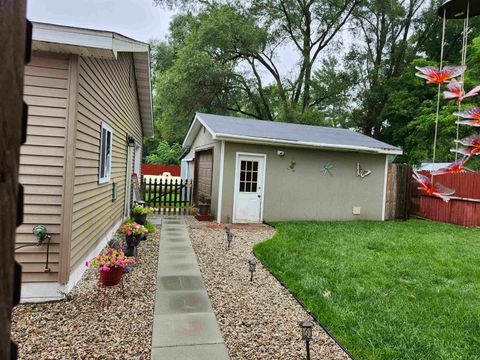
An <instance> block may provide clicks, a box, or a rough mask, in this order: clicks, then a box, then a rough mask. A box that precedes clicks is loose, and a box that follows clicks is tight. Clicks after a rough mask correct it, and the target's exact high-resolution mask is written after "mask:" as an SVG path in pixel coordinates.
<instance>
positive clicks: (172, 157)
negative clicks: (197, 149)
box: [145, 139, 184, 165]
mask: <svg viewBox="0 0 480 360" xmlns="http://www.w3.org/2000/svg"><path fill="white" fill-rule="evenodd" d="M155 142H156V143H157V146H156V148H155V150H150V151H149V155H147V157H146V159H145V162H146V163H147V164H162V165H178V164H179V163H180V156H181V155H182V154H183V151H184V150H183V149H182V146H181V145H180V144H178V143H174V144H172V145H170V144H169V143H168V142H167V141H166V140H159V139H156V141H155Z"/></svg>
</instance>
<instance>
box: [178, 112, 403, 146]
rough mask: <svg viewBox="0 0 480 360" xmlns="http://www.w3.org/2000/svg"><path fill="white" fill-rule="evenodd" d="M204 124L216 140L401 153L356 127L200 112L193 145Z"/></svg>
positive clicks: (189, 135) (186, 143)
mask: <svg viewBox="0 0 480 360" xmlns="http://www.w3.org/2000/svg"><path fill="white" fill-rule="evenodd" d="M202 125H203V126H204V127H205V128H206V129H207V130H208V131H209V132H210V133H211V135H212V137H213V138H214V139H216V140H225V141H235V142H247V143H258V144H282V145H287V146H298V147H313V148H321V149H327V150H337V151H358V152H369V153H378V154H396V155H399V154H402V150H401V149H400V148H398V147H395V146H392V145H389V144H386V143H384V142H381V141H379V140H376V139H373V138H371V137H369V136H366V135H363V134H360V133H358V132H355V131H353V130H348V129H339V128H332V127H324V126H313V125H302V124H292V123H285V122H277V121H266V120H253V119H245V118H238V117H232V116H221V115H212V114H204V113H197V114H196V115H195V118H194V120H193V122H192V124H191V126H190V129H189V131H188V133H187V135H186V137H185V140H184V142H183V146H184V147H190V146H191V145H192V143H193V141H194V139H195V137H196V135H197V133H198V131H199V130H200V128H201V126H202Z"/></svg>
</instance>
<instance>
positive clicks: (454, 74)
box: [413, 0, 480, 202]
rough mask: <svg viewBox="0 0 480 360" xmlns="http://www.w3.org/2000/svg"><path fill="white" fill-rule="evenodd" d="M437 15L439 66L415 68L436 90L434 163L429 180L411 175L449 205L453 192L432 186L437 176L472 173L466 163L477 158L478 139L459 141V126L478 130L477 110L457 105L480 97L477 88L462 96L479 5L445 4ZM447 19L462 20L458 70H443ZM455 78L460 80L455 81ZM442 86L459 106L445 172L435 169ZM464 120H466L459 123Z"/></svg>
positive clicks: (462, 0)
mask: <svg viewBox="0 0 480 360" xmlns="http://www.w3.org/2000/svg"><path fill="white" fill-rule="evenodd" d="M438 15H439V16H441V17H442V18H443V26H442V43H441V48H440V66H439V67H438V68H436V67H434V66H427V67H417V70H418V71H419V72H418V73H417V74H416V75H417V76H418V77H420V78H422V79H425V80H427V81H426V83H427V84H435V85H437V86H438V91H437V111H436V116H435V135H434V140H433V159H432V162H433V164H434V169H433V171H432V172H431V173H430V178H428V177H427V176H425V175H422V174H419V173H417V172H414V174H413V178H414V179H415V180H416V181H417V182H418V183H419V184H420V185H421V186H420V187H419V189H420V190H421V191H423V192H424V193H426V194H428V195H433V196H437V197H439V198H440V199H442V200H443V201H446V202H448V201H449V200H450V199H451V197H452V195H453V194H454V193H455V190H453V189H448V188H446V187H445V186H443V185H442V184H440V183H438V182H437V183H435V181H434V178H435V176H436V175H442V174H451V173H461V172H466V171H472V170H470V169H469V168H468V167H466V163H467V162H468V160H469V159H470V158H471V157H472V156H473V155H477V154H480V135H474V136H470V137H467V138H465V139H462V140H459V126H460V125H468V126H477V127H480V108H479V107H471V108H469V109H467V110H463V111H461V109H460V105H461V103H462V101H463V100H464V99H467V98H471V97H474V96H477V95H478V94H480V86H476V87H475V88H473V89H472V90H470V91H469V92H467V93H465V83H464V78H465V71H466V70H467V66H466V65H465V63H466V59H467V43H468V31H469V27H468V22H469V19H470V17H471V16H477V15H480V1H474V0H447V1H445V2H444V3H443V4H442V5H441V6H440V8H439V9H438ZM447 19H464V24H463V39H462V40H463V44H462V54H461V55H462V64H461V65H460V66H443V50H444V45H445V24H446V20H447ZM457 78H459V79H458V80H457ZM442 85H447V89H446V90H445V91H444V93H443V95H444V99H446V100H451V99H455V103H456V104H457V105H458V112H455V113H454V115H456V116H457V121H456V125H457V136H456V139H455V149H452V152H454V153H455V162H454V163H453V164H451V165H449V166H447V167H445V168H442V169H438V170H436V169H435V160H436V159H435V156H436V150H437V149H436V148H437V136H438V119H439V114H440V99H441V91H442ZM460 118H463V119H465V120H460ZM459 144H461V145H464V146H467V147H466V148H459V147H458V145H459ZM458 155H463V156H464V157H463V158H462V159H460V160H459V159H458Z"/></svg>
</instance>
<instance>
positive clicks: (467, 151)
mask: <svg viewBox="0 0 480 360" xmlns="http://www.w3.org/2000/svg"><path fill="white" fill-rule="evenodd" d="M457 142H458V143H459V144H462V145H463V146H471V147H468V148H457V149H453V150H451V151H454V152H458V153H459V154H462V155H465V156H472V155H479V154H480V135H472V136H469V137H466V138H465V139H461V140H457Z"/></svg>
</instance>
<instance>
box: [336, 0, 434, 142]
mask: <svg viewBox="0 0 480 360" xmlns="http://www.w3.org/2000/svg"><path fill="white" fill-rule="evenodd" d="M424 5H425V4H424V1H423V0H408V1H399V0H365V1H363V2H362V3H361V5H360V6H358V7H357V8H356V9H355V11H354V13H353V16H352V20H351V23H352V25H353V26H354V28H356V30H355V37H356V39H357V41H356V42H355V43H354V44H353V45H352V49H351V51H350V52H349V53H348V55H347V57H346V59H345V61H346V62H348V63H349V64H352V65H350V66H351V67H356V68H357V71H358V72H359V73H360V74H363V77H362V79H361V81H360V83H359V84H360V86H359V99H360V102H359V106H358V107H357V109H356V110H355V111H354V112H353V120H354V122H355V124H356V125H357V126H358V128H359V129H361V131H362V132H363V133H364V134H367V135H371V136H373V137H375V138H379V139H382V138H383V133H384V130H385V126H388V123H385V119H384V117H383V110H384V108H385V106H386V104H387V102H388V99H389V94H390V90H391V89H392V87H391V84H392V82H393V80H394V79H396V78H398V77H400V76H401V75H402V74H403V73H404V71H405V69H407V68H408V67H409V65H410V64H411V62H412V60H413V59H414V58H415V57H416V56H417V54H418V52H419V50H420V48H421V46H422V45H423V44H424V43H425V41H426V39H428V37H429V36H430V34H431V33H432V32H433V31H434V29H435V24H436V23H437V19H436V17H435V16H436V14H435V10H434V7H433V3H430V6H428V7H427V8H425V6H424ZM422 9H424V10H423V12H422ZM432 14H435V15H432Z"/></svg>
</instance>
